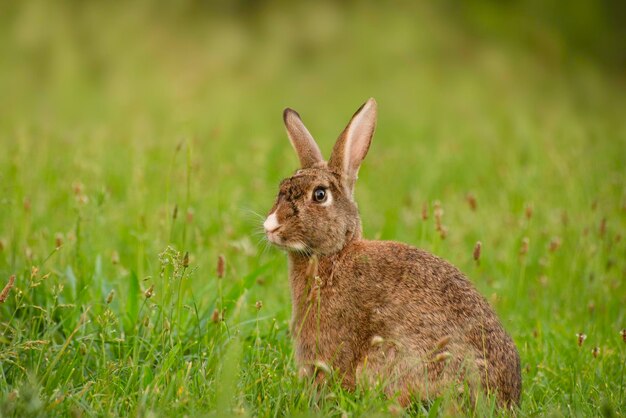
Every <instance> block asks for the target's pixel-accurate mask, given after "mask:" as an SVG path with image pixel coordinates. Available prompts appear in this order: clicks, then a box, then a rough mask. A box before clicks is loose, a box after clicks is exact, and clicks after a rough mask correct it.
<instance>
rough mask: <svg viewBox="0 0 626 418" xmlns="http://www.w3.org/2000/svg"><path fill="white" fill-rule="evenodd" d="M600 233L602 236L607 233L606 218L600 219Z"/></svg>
mask: <svg viewBox="0 0 626 418" xmlns="http://www.w3.org/2000/svg"><path fill="white" fill-rule="evenodd" d="M598 233H599V234H600V237H604V235H606V218H602V220H601V221H600V228H599V229H598Z"/></svg>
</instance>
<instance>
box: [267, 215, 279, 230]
mask: <svg viewBox="0 0 626 418" xmlns="http://www.w3.org/2000/svg"><path fill="white" fill-rule="evenodd" d="M263 228H265V232H274V231H276V230H277V229H278V228H280V224H279V223H278V217H277V216H276V213H272V214H271V215H270V216H268V217H267V219H266V220H265V222H263Z"/></svg>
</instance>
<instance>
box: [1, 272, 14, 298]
mask: <svg viewBox="0 0 626 418" xmlns="http://www.w3.org/2000/svg"><path fill="white" fill-rule="evenodd" d="M14 284H15V274H14V275H12V276H11V277H9V282H8V283H7V284H6V286H4V289H2V292H0V303H4V302H5V301H6V300H7V298H8V297H9V292H11V289H12V288H13V285H14Z"/></svg>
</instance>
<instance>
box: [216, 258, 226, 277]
mask: <svg viewBox="0 0 626 418" xmlns="http://www.w3.org/2000/svg"><path fill="white" fill-rule="evenodd" d="M225 271H226V258H224V256H223V255H222V254H220V255H219V257H217V278H218V279H221V278H223V277H224V274H225Z"/></svg>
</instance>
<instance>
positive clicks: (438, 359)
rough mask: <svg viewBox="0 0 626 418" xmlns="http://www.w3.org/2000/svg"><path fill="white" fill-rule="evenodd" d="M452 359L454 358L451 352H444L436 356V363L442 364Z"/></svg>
mask: <svg viewBox="0 0 626 418" xmlns="http://www.w3.org/2000/svg"><path fill="white" fill-rule="evenodd" d="M450 357H452V354H450V352H449V351H444V352H443V353H439V354H437V355H436V356H435V363H441V362H442V361H446V360H448V359H449V358H450Z"/></svg>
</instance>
